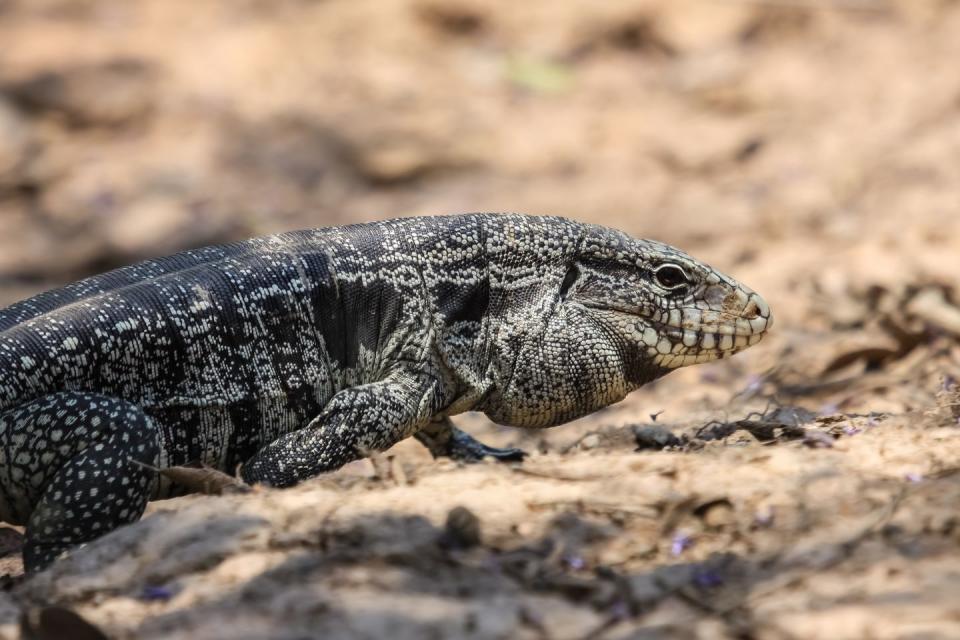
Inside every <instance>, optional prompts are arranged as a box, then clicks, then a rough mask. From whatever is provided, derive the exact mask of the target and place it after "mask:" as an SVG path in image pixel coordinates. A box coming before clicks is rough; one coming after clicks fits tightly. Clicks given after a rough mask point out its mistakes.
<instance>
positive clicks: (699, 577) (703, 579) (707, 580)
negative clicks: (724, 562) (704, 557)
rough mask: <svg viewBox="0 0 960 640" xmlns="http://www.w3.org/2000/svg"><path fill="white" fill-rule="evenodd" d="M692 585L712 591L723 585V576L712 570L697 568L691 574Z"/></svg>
mask: <svg viewBox="0 0 960 640" xmlns="http://www.w3.org/2000/svg"><path fill="white" fill-rule="evenodd" d="M693 583H694V584H695V585H697V586H698V587H700V588H701V589H713V588H715V587H719V586H720V585H722V584H723V576H722V575H720V573H719V572H718V571H716V570H714V569H708V568H707V567H699V568H697V569H696V570H695V571H694V572H693Z"/></svg>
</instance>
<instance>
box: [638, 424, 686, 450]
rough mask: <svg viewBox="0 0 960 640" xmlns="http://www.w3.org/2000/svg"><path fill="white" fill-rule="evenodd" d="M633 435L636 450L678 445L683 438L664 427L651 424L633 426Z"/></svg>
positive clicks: (658, 448)
mask: <svg viewBox="0 0 960 640" xmlns="http://www.w3.org/2000/svg"><path fill="white" fill-rule="evenodd" d="M633 436H634V438H635V440H636V443H637V451H643V450H645V449H654V450H658V451H659V450H660V449H664V448H666V447H679V446H680V445H682V444H683V440H681V439H680V438H678V437H677V436H675V435H673V434H672V433H670V431H668V430H667V429H665V428H664V427H658V426H653V425H636V426H634V427H633Z"/></svg>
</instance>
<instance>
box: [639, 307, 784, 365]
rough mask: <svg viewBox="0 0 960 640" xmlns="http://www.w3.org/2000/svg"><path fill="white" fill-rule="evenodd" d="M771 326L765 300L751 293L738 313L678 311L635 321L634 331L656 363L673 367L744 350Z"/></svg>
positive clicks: (724, 356) (706, 360)
mask: <svg viewBox="0 0 960 640" xmlns="http://www.w3.org/2000/svg"><path fill="white" fill-rule="evenodd" d="M664 316H666V317H664ZM772 325H773V318H772V316H771V314H770V309H769V307H768V306H767V304H766V302H764V301H763V299H762V298H760V297H759V296H758V295H756V294H755V293H751V294H750V295H749V297H748V298H747V300H746V303H745V304H744V305H743V307H742V310H740V311H739V313H737V314H729V313H723V312H716V311H710V310H707V311H702V310H699V309H685V310H677V311H673V312H671V313H670V314H660V316H659V317H655V318H650V317H647V318H644V319H643V320H638V321H637V323H636V331H637V332H638V333H639V334H640V340H641V342H642V343H643V344H644V345H645V346H646V348H647V352H648V354H649V355H650V356H652V357H653V358H654V360H655V361H656V362H657V364H658V365H660V366H662V367H665V368H668V369H675V368H677V367H684V366H687V365H691V364H699V363H703V362H710V361H713V360H720V359H722V358H727V357H729V356H731V355H733V354H735V353H738V352H740V351H743V350H744V349H746V348H748V347H751V346H753V345H755V344H757V343H758V342H760V340H762V339H763V337H764V335H766V332H767V331H768V330H769V329H770V327H771V326H772Z"/></svg>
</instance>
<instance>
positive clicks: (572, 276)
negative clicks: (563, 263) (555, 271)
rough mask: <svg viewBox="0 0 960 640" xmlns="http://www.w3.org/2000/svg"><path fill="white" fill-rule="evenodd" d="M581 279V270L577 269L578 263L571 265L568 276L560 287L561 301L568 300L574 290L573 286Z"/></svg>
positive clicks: (568, 268)
mask: <svg viewBox="0 0 960 640" xmlns="http://www.w3.org/2000/svg"><path fill="white" fill-rule="evenodd" d="M579 278H580V268H579V267H577V265H576V263H571V264H570V266H569V267H567V274H566V275H565V276H564V277H563V283H562V284H561V285H560V299H561V300H566V299H567V297H568V296H569V294H570V290H571V289H572V288H573V285H575V284H576V283H577V280H578V279H579Z"/></svg>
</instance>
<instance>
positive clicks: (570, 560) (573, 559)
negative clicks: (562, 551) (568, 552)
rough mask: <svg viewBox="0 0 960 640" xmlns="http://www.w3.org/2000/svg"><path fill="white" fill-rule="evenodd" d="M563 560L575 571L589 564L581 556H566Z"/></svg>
mask: <svg viewBox="0 0 960 640" xmlns="http://www.w3.org/2000/svg"><path fill="white" fill-rule="evenodd" d="M563 562H564V564H566V565H567V567H569V568H571V569H573V570H574V571H580V570H581V569H583V568H584V567H585V566H587V563H586V561H585V560H584V559H583V557H581V556H564V557H563Z"/></svg>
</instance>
